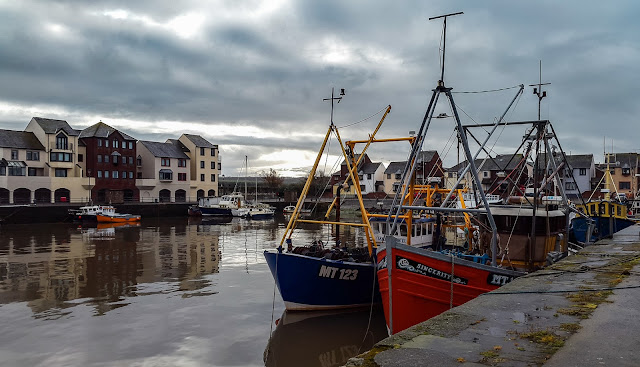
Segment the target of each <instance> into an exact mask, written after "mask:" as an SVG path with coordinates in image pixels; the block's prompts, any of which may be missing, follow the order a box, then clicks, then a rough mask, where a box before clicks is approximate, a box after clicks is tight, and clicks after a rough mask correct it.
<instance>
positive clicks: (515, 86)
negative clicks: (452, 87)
mask: <svg viewBox="0 0 640 367" xmlns="http://www.w3.org/2000/svg"><path fill="white" fill-rule="evenodd" d="M515 88H520V85H514V86H513V87H506V88H499V89H487V90H478V91H471V92H451V93H458V94H477V93H491V92H500V91H503V90H509V89H515Z"/></svg>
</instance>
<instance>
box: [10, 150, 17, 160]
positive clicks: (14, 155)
mask: <svg viewBox="0 0 640 367" xmlns="http://www.w3.org/2000/svg"><path fill="white" fill-rule="evenodd" d="M11 160H14V161H17V160H18V151H17V150H12V151H11Z"/></svg>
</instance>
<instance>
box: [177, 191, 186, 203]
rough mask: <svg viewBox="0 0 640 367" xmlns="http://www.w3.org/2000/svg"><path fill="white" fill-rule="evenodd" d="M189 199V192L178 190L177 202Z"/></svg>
mask: <svg viewBox="0 0 640 367" xmlns="http://www.w3.org/2000/svg"><path fill="white" fill-rule="evenodd" d="M185 201H187V192H186V191H185V190H182V189H181V190H176V203H184V202H185Z"/></svg>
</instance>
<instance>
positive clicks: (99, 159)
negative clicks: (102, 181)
mask: <svg viewBox="0 0 640 367" xmlns="http://www.w3.org/2000/svg"><path fill="white" fill-rule="evenodd" d="M98 163H102V156H101V155H100V154H98Z"/></svg>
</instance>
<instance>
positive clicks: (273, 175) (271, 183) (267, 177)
mask: <svg viewBox="0 0 640 367" xmlns="http://www.w3.org/2000/svg"><path fill="white" fill-rule="evenodd" d="M260 177H262V179H263V180H264V183H265V185H266V186H267V187H268V188H269V190H271V192H277V191H279V189H280V187H281V186H282V183H283V182H284V178H282V177H280V175H279V174H278V172H277V171H276V170H274V169H273V168H270V169H269V171H262V172H261V173H260Z"/></svg>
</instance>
